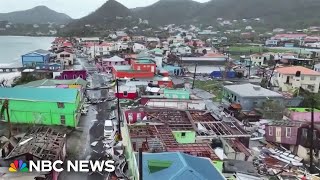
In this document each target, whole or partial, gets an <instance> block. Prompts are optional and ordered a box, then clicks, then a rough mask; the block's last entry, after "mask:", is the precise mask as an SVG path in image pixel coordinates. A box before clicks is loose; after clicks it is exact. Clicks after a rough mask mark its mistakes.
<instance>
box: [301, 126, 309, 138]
mask: <svg viewBox="0 0 320 180" xmlns="http://www.w3.org/2000/svg"><path fill="white" fill-rule="evenodd" d="M302 136H303V138H306V139H307V138H308V129H306V128H304V129H302Z"/></svg>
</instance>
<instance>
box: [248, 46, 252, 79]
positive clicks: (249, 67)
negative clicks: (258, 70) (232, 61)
mask: <svg viewBox="0 0 320 180" xmlns="http://www.w3.org/2000/svg"><path fill="white" fill-rule="evenodd" d="M249 53H250V56H249V58H250V61H249V75H248V77H249V79H250V76H251V63H252V62H251V49H250V51H249Z"/></svg>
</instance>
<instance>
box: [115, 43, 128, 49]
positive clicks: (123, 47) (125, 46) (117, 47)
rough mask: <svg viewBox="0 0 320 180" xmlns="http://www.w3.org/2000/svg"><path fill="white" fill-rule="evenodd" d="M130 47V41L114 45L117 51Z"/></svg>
mask: <svg viewBox="0 0 320 180" xmlns="http://www.w3.org/2000/svg"><path fill="white" fill-rule="evenodd" d="M128 47H129V45H128V43H125V42H117V43H115V45H114V50H115V51H121V50H125V49H127V48H128Z"/></svg>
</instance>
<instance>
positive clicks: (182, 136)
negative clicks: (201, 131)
mask: <svg viewBox="0 0 320 180" xmlns="http://www.w3.org/2000/svg"><path fill="white" fill-rule="evenodd" d="M173 136H174V138H175V139H176V141H177V142H178V143H181V144H190V143H195V142H196V132H195V131H173Z"/></svg>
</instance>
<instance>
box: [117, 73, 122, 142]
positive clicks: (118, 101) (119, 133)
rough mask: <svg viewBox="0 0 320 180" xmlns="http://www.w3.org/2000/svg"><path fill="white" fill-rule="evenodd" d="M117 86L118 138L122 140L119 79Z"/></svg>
mask: <svg viewBox="0 0 320 180" xmlns="http://www.w3.org/2000/svg"><path fill="white" fill-rule="evenodd" d="M116 86H117V109H118V138H119V140H122V137H121V118H120V99H119V79H116Z"/></svg>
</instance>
